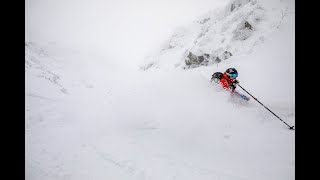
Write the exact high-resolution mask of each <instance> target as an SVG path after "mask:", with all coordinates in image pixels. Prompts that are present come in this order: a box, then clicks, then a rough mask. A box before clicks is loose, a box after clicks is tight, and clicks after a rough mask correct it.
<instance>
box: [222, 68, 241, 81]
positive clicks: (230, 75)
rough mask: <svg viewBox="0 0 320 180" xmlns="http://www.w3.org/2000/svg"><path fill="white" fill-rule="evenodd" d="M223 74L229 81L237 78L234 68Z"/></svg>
mask: <svg viewBox="0 0 320 180" xmlns="http://www.w3.org/2000/svg"><path fill="white" fill-rule="evenodd" d="M225 73H226V75H227V76H228V77H229V78H231V79H234V78H237V77H238V71H237V70H236V69H235V68H229V69H227V70H226V72H225Z"/></svg>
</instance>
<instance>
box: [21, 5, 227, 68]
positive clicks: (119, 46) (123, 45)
mask: <svg viewBox="0 0 320 180" xmlns="http://www.w3.org/2000/svg"><path fill="white" fill-rule="evenodd" d="M227 2H228V1H226V0H26V7H25V10H26V14H25V23H26V24H25V27H26V28H25V34H26V40H32V41H35V42H36V41H38V42H43V43H44V42H58V43H60V44H63V45H65V46H67V47H72V48H78V49H89V50H94V51H97V52H99V53H103V54H106V55H108V56H110V57H115V59H114V60H121V61H128V63H131V64H134V63H137V62H139V61H140V60H141V58H143V57H145V56H146V55H147V54H148V53H149V52H150V51H154V50H155V49H157V48H159V46H160V45H161V44H162V43H163V42H165V41H166V40H168V38H169V37H170V36H171V35H172V33H173V31H174V30H175V29H176V28H177V27H179V26H181V25H187V24H190V23H191V22H192V21H194V20H196V18H197V17H199V16H201V15H203V14H205V13H206V12H207V11H210V10H213V9H216V8H220V7H224V5H225V4H226V3H227Z"/></svg>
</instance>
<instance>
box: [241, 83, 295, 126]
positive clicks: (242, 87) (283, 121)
mask: <svg viewBox="0 0 320 180" xmlns="http://www.w3.org/2000/svg"><path fill="white" fill-rule="evenodd" d="M238 86H239V87H240V88H241V89H243V90H244V91H245V92H246V93H248V94H249V95H250V96H251V97H253V96H252V95H251V94H250V93H249V92H248V91H246V90H245V89H244V88H243V87H241V86H240V85H239V84H238ZM253 99H255V100H256V101H258V99H257V98H255V97H253ZM258 103H260V104H261V105H262V106H263V107H265V108H266V109H267V110H268V111H270V112H271V113H272V114H273V115H275V116H276V117H277V118H279V119H280V120H281V121H282V122H284V121H283V120H282V119H281V118H280V117H279V116H277V115H276V114H275V113H273V112H272V111H271V110H270V109H269V108H267V107H266V106H265V105H263V104H262V103H261V102H260V101H258ZM284 123H285V124H286V125H287V126H289V129H291V130H294V129H293V127H294V126H290V125H289V124H287V123H286V122H284Z"/></svg>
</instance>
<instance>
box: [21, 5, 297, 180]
mask: <svg viewBox="0 0 320 180" xmlns="http://www.w3.org/2000/svg"><path fill="white" fill-rule="evenodd" d="M277 3H279V4H281V5H283V6H277V7H279V8H283V7H289V10H288V11H290V12H291V11H293V9H294V2H292V1H279V2H278V1H277ZM260 5H261V6H262V7H264V8H265V9H266V12H267V13H269V14H270V15H272V14H276V13H278V12H281V10H280V11H279V8H277V9H275V10H274V11H272V8H274V6H275V5H277V4H276V1H272V2H270V3H268V1H262V2H260ZM272 12H273V13H272ZM268 17H270V18H271V16H268ZM277 20H279V19H277ZM274 21H276V20H274ZM294 24H295V21H294V13H291V14H287V15H286V17H285V19H283V21H282V22H281V25H280V26H279V27H278V28H275V29H273V30H272V31H268V34H267V35H266V34H263V36H264V39H263V41H260V44H259V45H256V46H254V48H253V46H252V47H251V46H249V45H248V49H250V50H249V51H243V52H242V53H239V54H235V55H234V56H232V57H230V58H229V59H227V60H225V61H222V62H221V63H218V64H210V65H208V66H200V67H198V68H193V69H188V70H184V69H183V68H172V65H173V66H174V64H175V63H176V62H178V60H177V59H176V58H180V57H182V55H183V54H181V52H182V51H180V50H179V49H177V52H174V53H173V54H174V55H172V56H171V55H170V56H167V58H168V59H166V61H161V59H162V58H163V57H162V55H160V57H159V58H158V60H159V61H158V62H159V63H158V68H149V69H148V70H147V71H137V70H136V69H131V68H129V67H126V66H125V65H124V64H121V63H120V62H119V61H113V60H111V59H110V58H108V57H105V56H102V55H97V54H91V53H85V52H80V51H79V52H78V51H69V50H66V49H61V48H58V47H59V46H58V45H48V46H43V45H38V44H35V43H30V42H27V43H26V96H25V98H26V104H25V108H26V117H25V121H26V122H25V142H26V144H25V147H26V151H25V165H26V179H28V180H29V179H30V180H53V179H54V180H66V179H68V180H87V179H94V180H100V179H101V180H102V179H104V180H105V179H115V180H118V179H121V180H136V179H137V180H143V179H147V180H151V179H152V180H164V179H177V180H178V179H179V180H180V179H181V180H189V179H190V180H194V179H201V180H206V179H208V180H209V179H210V180H212V179H222V180H257V179H259V180H270V179H272V180H285V179H288V180H289V179H290V180H291V179H295V131H290V130H288V127H287V126H286V125H285V124H283V123H282V122H281V121H280V120H279V119H277V118H276V117H275V116H274V115H273V114H271V113H270V112H269V111H267V110H266V109H265V108H264V107H262V106H261V105H260V104H259V103H257V102H256V101H254V100H253V99H252V98H251V100H250V101H249V102H248V103H242V102H241V101H238V100H237V99H234V98H232V97H231V96H230V95H229V94H228V93H227V92H225V91H224V90H222V89H221V88H219V87H218V86H215V85H214V84H211V83H210V78H211V75H212V73H213V72H216V71H224V70H225V69H226V68H228V67H235V68H236V69H237V70H238V72H239V77H238V79H239V81H240V85H241V86H242V87H244V88H245V89H246V90H247V91H249V92H250V93H252V94H253V95H254V96H255V97H256V98H257V99H258V100H259V101H261V102H262V103H263V104H264V105H265V106H267V107H268V108H269V109H271V110H272V111H273V112H274V113H276V114H277V115H278V116H279V117H281V118H282V119H283V120H284V121H286V122H287V123H288V124H290V125H295V97H294V95H295V89H294V87H295V81H294V77H295V71H294V69H295V63H294V59H295V56H294V51H295V47H294V42H295V41H294V34H295V31H294V28H293V27H294ZM269 25H270V24H269ZM186 38H188V37H186ZM198 47H200V46H198ZM236 47H237V46H234V48H236ZM200 49H201V48H200ZM179 60H181V58H180V59H179ZM179 62H181V61H179ZM237 89H239V88H237ZM239 91H240V92H241V93H244V92H243V91H241V89H239Z"/></svg>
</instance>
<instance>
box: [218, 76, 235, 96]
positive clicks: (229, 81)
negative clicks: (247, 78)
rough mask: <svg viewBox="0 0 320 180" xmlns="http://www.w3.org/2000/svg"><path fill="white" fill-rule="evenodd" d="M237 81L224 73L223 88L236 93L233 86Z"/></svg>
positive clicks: (221, 82) (221, 81)
mask: <svg viewBox="0 0 320 180" xmlns="http://www.w3.org/2000/svg"><path fill="white" fill-rule="evenodd" d="M235 81H237V80H236V79H230V78H229V77H228V76H227V74H226V73H223V76H222V78H221V79H220V84H221V86H222V87H223V88H224V89H226V90H231V91H232V92H234V91H235V90H234V89H235V88H233V87H232V84H233V83H234V82H235Z"/></svg>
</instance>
